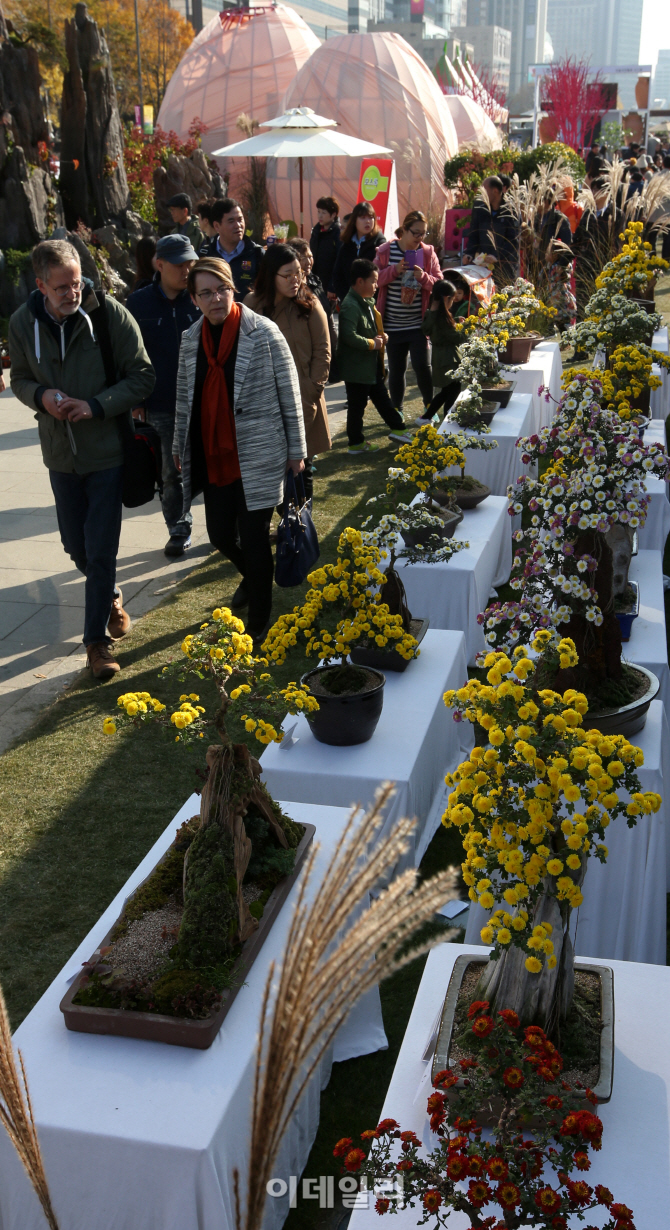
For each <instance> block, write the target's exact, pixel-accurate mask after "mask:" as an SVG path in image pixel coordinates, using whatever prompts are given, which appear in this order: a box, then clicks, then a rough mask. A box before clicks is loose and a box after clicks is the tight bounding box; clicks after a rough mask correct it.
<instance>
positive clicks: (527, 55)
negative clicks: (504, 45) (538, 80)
mask: <svg viewBox="0 0 670 1230" xmlns="http://www.w3.org/2000/svg"><path fill="white" fill-rule="evenodd" d="M467 13H468V20H467V25H468V26H499V27H500V28H501V29H503V30H509V31H510V34H511V47H510V80H509V93H510V96H511V97H513V96H514V95H516V94H519V93H521V92H522V91H524V90H527V89H528V67H529V65H530V64H543V63H544V59H545V42H546V34H547V0H468V9H467Z"/></svg>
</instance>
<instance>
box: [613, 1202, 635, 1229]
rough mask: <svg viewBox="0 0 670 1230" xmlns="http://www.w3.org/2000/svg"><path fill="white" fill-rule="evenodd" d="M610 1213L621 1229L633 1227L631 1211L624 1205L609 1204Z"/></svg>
mask: <svg viewBox="0 0 670 1230" xmlns="http://www.w3.org/2000/svg"><path fill="white" fill-rule="evenodd" d="M610 1213H611V1214H612V1217H615V1218H616V1220H617V1222H618V1223H620V1224H621V1226H622V1230H623V1227H627V1226H631V1227H632V1225H633V1210H632V1209H629V1208H628V1206H627V1205H625V1204H611V1205H610Z"/></svg>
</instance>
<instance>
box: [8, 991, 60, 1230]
mask: <svg viewBox="0 0 670 1230" xmlns="http://www.w3.org/2000/svg"><path fill="white" fill-rule="evenodd" d="M19 1063H20V1065H21V1079H19V1073H18V1071H17V1067H16V1060H15V1058H14V1048H13V1046H12V1035H11V1032H10V1028H9V1017H8V1016H7V1008H6V1006H5V999H4V996H3V994H2V988H0V1121H1V1122H2V1124H3V1125H4V1127H5V1128H6V1130H7V1135H8V1136H9V1139H10V1140H11V1142H12V1144H13V1145H14V1148H15V1149H16V1152H17V1153H18V1155H19V1157H20V1159H21V1162H22V1163H23V1167H24V1169H25V1171H26V1173H27V1175H28V1178H29V1179H30V1182H31V1183H32V1185H33V1187H34V1188H35V1191H36V1192H37V1198H38V1200H39V1202H40V1204H41V1205H42V1208H43V1210H44V1216H45V1217H46V1219H47V1222H48V1223H49V1225H50V1226H51V1230H58V1222H57V1221H56V1214H55V1213H54V1211H53V1208H52V1206H51V1199H50V1196H49V1188H48V1185H47V1177H46V1174H45V1173H44V1163H43V1162H42V1154H41V1153H40V1144H39V1141H38V1139H37V1129H36V1127H35V1120H34V1118H33V1108H32V1105H31V1102H30V1093H29V1091H28V1081H27V1079H26V1071H25V1068H24V1066H23V1057H22V1055H21V1052H20V1051H19Z"/></svg>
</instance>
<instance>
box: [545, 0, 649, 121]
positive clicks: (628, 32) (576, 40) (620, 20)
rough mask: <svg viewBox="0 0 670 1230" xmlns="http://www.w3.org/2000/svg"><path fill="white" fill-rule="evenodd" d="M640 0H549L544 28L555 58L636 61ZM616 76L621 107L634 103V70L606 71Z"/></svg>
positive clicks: (594, 62) (596, 64)
mask: <svg viewBox="0 0 670 1230" xmlns="http://www.w3.org/2000/svg"><path fill="white" fill-rule="evenodd" d="M642 4H643V0H548V5H549V7H548V12H547V29H548V31H549V34H550V35H551V40H552V43H553V47H554V59H555V60H562V59H564V58H565V57H566V56H573V57H574V58H575V59H577V60H588V61H589V63H590V64H591V66H592V67H593V68H598V67H599V66H600V65H603V66H604V65H608V66H609V65H615V64H637V63H638V61H639V58H640V32H641V28H642ZM607 79H608V81H614V80H618V85H619V94H620V96H621V101H622V104H623V106H624V107H634V106H635V81H636V78H635V74H634V73H626V74H622V75H621V77H620V78H618V79H617V77H616V74H615V73H608V74H607Z"/></svg>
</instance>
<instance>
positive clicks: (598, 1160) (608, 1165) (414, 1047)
mask: <svg viewBox="0 0 670 1230" xmlns="http://www.w3.org/2000/svg"><path fill="white" fill-rule="evenodd" d="M469 951H470V952H474V951H476V950H474V949H471V948H469V947H467V946H466V947H463V946H462V945H460V944H442V945H441V946H440V947H439V948H435V949H434V950H433V951H432V952H431V954H430V956H429V957H428V961H427V962H426V968H425V970H424V973H423V977H422V979H421V984H420V986H419V990H418V993H417V997H416V999H415V1001H414V1007H413V1009H412V1015H411V1016H410V1019H409V1023H408V1025H407V1029H406V1031H405V1037H404V1039H403V1043H402V1046H401V1048H400V1053H399V1055H398V1060H397V1062H396V1065H395V1068H394V1071H393V1076H392V1077H391V1084H390V1085H389V1089H388V1093H387V1094H386V1097H385V1099H384V1106H383V1108H382V1111H381V1114H380V1116H379V1118H380V1119H383V1118H389V1119H396V1120H397V1121H398V1122H399V1123H400V1125H401V1127H402V1129H403V1131H414V1132H416V1135H417V1136H418V1137H419V1139H420V1140H422V1142H423V1145H424V1148H426V1147H427V1149H428V1150H430V1149H431V1148H433V1147H434V1146H435V1145H436V1144H437V1140H438V1138H437V1137H436V1136H433V1135H432V1134H431V1132H430V1126H429V1122H428V1116H427V1114H426V1100H427V1098H428V1096H429V1094H430V1093H431V1085H430V1067H431V1059H428V1060H424V1059H423V1058H422V1056H423V1055H424V1053H425V1052H426V1049H427V1047H428V1044H429V1043H430V1040H431V1037H432V1034H433V1029H434V1026H435V1023H436V1019H437V1017H438V1014H439V1013H440V1012H441V1009H442V1003H443V1001H444V997H445V994H446V991H447V985H448V983H449V978H450V976H451V971H452V969H453V965H454V961H455V960H456V957H458V956H462V955H463V953H468V952H469ZM479 951H481V949H480V950H479ZM597 964H601V965H610V966H611V967H612V969H613V971H614V1003H615V1006H616V1018H615V1026H614V1041H615V1048H616V1053H615V1057H614V1087H613V1090H612V1098H611V1101H610V1102H608V1103H607V1104H606V1105H603V1106H600V1107H599V1108H598V1114H599V1116H600V1118H601V1119H602V1121H603V1126H604V1131H603V1146H602V1150H601V1151H600V1152H599V1153H595V1152H590V1153H589V1158H590V1160H591V1169H590V1170H589V1172H588V1175H586V1178H587V1179H588V1182H589V1184H591V1186H594V1185H595V1184H596V1183H602V1184H603V1185H604V1186H605V1187H608V1188H609V1189H610V1190H611V1191H612V1192H613V1193H614V1199H615V1200H617V1201H620V1202H621V1203H623V1204H627V1205H628V1207H629V1208H631V1209H632V1210H633V1214H634V1220H635V1225H636V1226H638V1227H639V1230H651V1227H660V1226H663V1225H667V1222H666V1220H665V1219H666V1217H667V1216H668V1203H669V1202H670V1134H669V1133H668V1103H669V1102H670V1050H669V1049H668V1045H667V1020H668V1013H669V1012H670V970H669V969H659V967H658V966H654V967H653V968H650V967H649V966H647V965H637V964H633V963H629V962H623V961H599V962H597ZM640 1123H641V1124H644V1131H637V1132H636V1131H631V1126H632V1125H633V1124H640ZM365 1126H366V1127H374V1126H375V1124H374V1123H370V1124H366V1125H365ZM347 1129H348V1125H347V1124H342V1125H341V1130H342V1131H343V1132H344V1131H345V1130H347ZM575 1174H576V1177H579V1173H578V1172H575ZM553 1185H554V1186H555V1183H554V1184H553ZM359 1199H360V1200H361V1201H362V1200H363V1199H364V1197H359ZM367 1204H368V1207H367V1209H363V1208H361V1209H355V1210H354V1212H353V1213H352V1216H351V1220H350V1222H349V1230H373V1227H374V1228H375V1230H378V1227H380V1226H381V1227H382V1230H385V1227H386V1224H387V1222H388V1226H389V1227H390V1230H414V1227H415V1226H418V1225H419V1223H420V1221H421V1215H422V1212H423V1210H422V1208H421V1206H420V1205H418V1206H415V1207H414V1208H413V1209H412V1208H409V1207H408V1208H405V1209H400V1210H399V1211H398V1212H397V1213H393V1214H390V1213H389V1214H386V1215H385V1216H384V1217H379V1215H378V1214H377V1213H376V1212H375V1209H374V1199H373V1198H372V1196H370V1197H368V1198H367ZM494 1208H497V1206H494V1205H489V1206H485V1207H484V1209H483V1215H484V1216H487V1215H488V1214H489V1212H492V1211H493V1210H494ZM604 1212H605V1210H602V1215H601V1216H600V1217H599V1216H598V1215H597V1214H587V1215H586V1216H587V1219H588V1220H589V1221H591V1220H592V1219H593V1220H594V1221H596V1222H597V1224H598V1225H602V1222H603V1220H604ZM469 1224H470V1219H469V1217H466V1215H465V1214H464V1213H456V1212H454V1213H450V1215H449V1230H466V1227H468V1226H469ZM572 1224H573V1222H572V1221H571V1225H572ZM583 1224H584V1223H582V1222H577V1221H576V1220H574V1226H575V1227H576V1226H578V1225H583Z"/></svg>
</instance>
